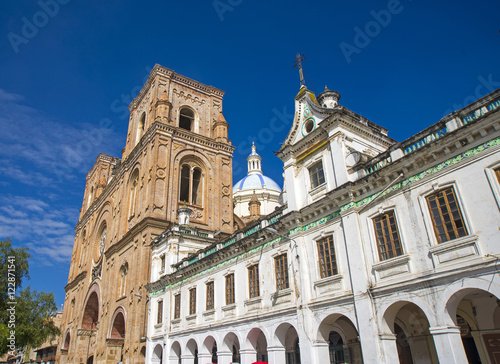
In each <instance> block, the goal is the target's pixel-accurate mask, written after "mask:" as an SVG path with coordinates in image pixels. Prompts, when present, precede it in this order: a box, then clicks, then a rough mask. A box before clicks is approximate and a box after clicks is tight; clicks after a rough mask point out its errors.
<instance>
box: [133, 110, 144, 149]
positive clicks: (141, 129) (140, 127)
mask: <svg viewBox="0 0 500 364" xmlns="http://www.w3.org/2000/svg"><path fill="white" fill-rule="evenodd" d="M145 125H146V113H145V112H143V113H142V115H141V118H140V119H139V124H138V125H137V133H136V136H135V144H137V143H139V140H141V137H142V134H144V127H145Z"/></svg>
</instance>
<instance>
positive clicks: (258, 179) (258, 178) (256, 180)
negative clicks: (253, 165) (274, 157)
mask: <svg viewBox="0 0 500 364" xmlns="http://www.w3.org/2000/svg"><path fill="white" fill-rule="evenodd" d="M263 188H267V189H269V190H274V191H279V192H281V187H280V186H279V185H278V184H277V183H276V182H274V181H273V180H272V179H271V178H269V177H266V176H264V175H262V174H249V175H247V176H245V177H243V178H242V179H241V180H240V181H238V182H237V183H236V184H235V185H234V186H233V193H234V192H236V191H245V190H260V189H263Z"/></svg>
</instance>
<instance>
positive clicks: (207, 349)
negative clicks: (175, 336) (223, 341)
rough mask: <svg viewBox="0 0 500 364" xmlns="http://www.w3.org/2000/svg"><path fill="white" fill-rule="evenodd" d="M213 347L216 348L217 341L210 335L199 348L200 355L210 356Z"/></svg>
mask: <svg viewBox="0 0 500 364" xmlns="http://www.w3.org/2000/svg"><path fill="white" fill-rule="evenodd" d="M214 346H217V340H215V338H214V337H213V336H211V335H209V336H207V337H206V338H205V340H203V345H202V346H201V351H200V352H201V353H203V354H210V355H212V349H213V347H214Z"/></svg>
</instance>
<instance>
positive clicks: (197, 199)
mask: <svg viewBox="0 0 500 364" xmlns="http://www.w3.org/2000/svg"><path fill="white" fill-rule="evenodd" d="M223 95H224V92H223V91H221V90H219V89H217V88H215V87H212V86H207V85H204V84H201V83H199V82H197V81H194V80H192V79H189V78H187V77H184V76H181V75H179V74H176V73H175V72H174V71H172V70H170V69H167V68H165V67H162V66H159V65H156V66H155V67H154V68H153V70H152V71H151V73H150V75H149V79H148V81H147V82H146V84H145V85H144V86H143V88H142V90H141V91H140V92H139V95H138V96H137V97H136V98H135V99H134V100H133V101H132V103H131V104H130V106H129V110H130V121H129V128H128V134H127V142H126V145H125V148H124V149H123V151H122V158H121V159H119V158H114V157H110V156H107V155H105V154H100V155H99V156H98V157H97V161H96V163H95V164H94V166H93V167H92V169H91V170H90V171H89V173H88V174H87V183H86V187H85V193H84V198H83V205H82V209H81V212H80V219H79V222H78V224H77V225H76V228H75V232H76V233H75V243H74V247H73V255H72V259H71V266H70V272H69V277H68V284H67V285H66V287H65V291H66V297H65V305H64V312H63V318H62V338H61V340H62V341H61V344H60V345H59V348H60V349H59V351H58V359H59V361H60V362H61V363H113V364H116V363H117V362H118V361H120V360H121V359H123V361H124V362H127V363H144V360H145V356H144V354H145V336H146V335H145V330H146V315H147V312H146V310H147V300H148V298H147V294H146V290H145V288H144V285H145V284H146V283H147V282H148V281H149V278H150V260H151V252H150V248H149V245H150V243H151V241H152V240H153V239H154V238H156V237H157V236H158V235H160V234H161V233H162V232H163V231H164V230H165V229H167V228H168V226H169V225H170V224H171V223H173V222H175V221H177V219H178V216H177V210H178V209H179V208H180V207H187V208H189V209H190V210H191V211H192V213H191V216H190V219H189V220H190V225H191V226H193V227H194V228H198V229H202V230H205V231H218V230H221V232H222V234H223V235H224V234H230V233H232V232H233V199H232V191H231V188H232V153H233V150H234V147H233V146H232V145H231V143H230V142H229V141H228V136H227V131H228V124H227V122H226V120H225V118H224V116H223V115H222V97H223Z"/></svg>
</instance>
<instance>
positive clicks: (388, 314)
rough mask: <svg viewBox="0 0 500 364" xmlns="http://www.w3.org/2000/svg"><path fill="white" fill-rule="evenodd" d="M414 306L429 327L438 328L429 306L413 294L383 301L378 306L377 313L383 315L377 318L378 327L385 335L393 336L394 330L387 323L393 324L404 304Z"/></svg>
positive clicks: (434, 315)
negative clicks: (427, 322) (420, 311)
mask: <svg viewBox="0 0 500 364" xmlns="http://www.w3.org/2000/svg"><path fill="white" fill-rule="evenodd" d="M409 303H411V304H414V305H415V306H417V307H418V308H419V309H420V310H422V312H423V313H424V314H425V316H426V318H427V320H428V321H429V325H430V326H431V327H434V326H438V324H437V321H436V313H435V311H434V310H433V309H432V308H431V307H430V305H429V304H428V303H427V302H426V301H425V300H423V299H422V298H420V297H419V296H417V295H414V294H410V295H409V294H408V293H406V294H405V295H404V298H402V297H392V299H390V300H385V301H383V302H382V303H381V304H380V306H379V312H383V315H381V316H379V318H378V319H379V327H380V328H381V329H382V332H383V333H385V334H393V333H394V329H393V328H391V326H390V325H388V323H391V322H394V319H395V317H396V315H397V313H398V311H399V310H400V309H401V308H402V307H403V306H405V305H406V304H409Z"/></svg>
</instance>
